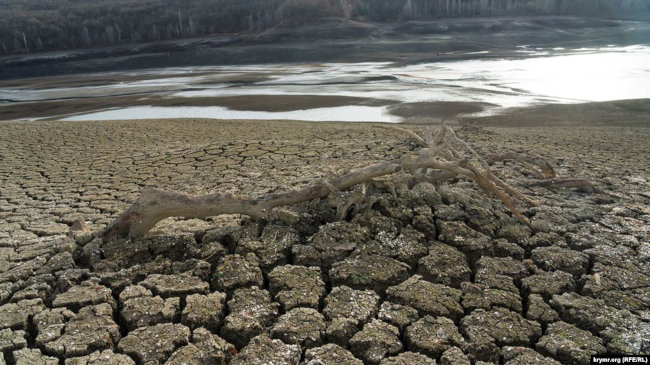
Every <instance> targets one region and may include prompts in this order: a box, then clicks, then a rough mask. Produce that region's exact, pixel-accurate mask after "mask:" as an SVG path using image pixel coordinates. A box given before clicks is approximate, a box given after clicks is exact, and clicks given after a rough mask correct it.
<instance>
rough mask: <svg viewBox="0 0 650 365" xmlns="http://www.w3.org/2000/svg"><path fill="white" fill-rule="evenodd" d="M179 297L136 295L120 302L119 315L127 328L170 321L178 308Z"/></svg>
mask: <svg viewBox="0 0 650 365" xmlns="http://www.w3.org/2000/svg"><path fill="white" fill-rule="evenodd" d="M180 306H181V304H180V298H178V297H175V298H167V299H162V298H161V297H159V296H155V297H150V296H143V297H136V298H131V299H128V300H126V301H124V302H123V303H122V310H121V311H120V317H121V318H122V320H123V321H124V323H125V324H126V326H127V327H128V328H129V330H134V329H136V328H138V327H143V326H152V325H155V324H157V323H161V322H169V321H171V320H172V319H173V318H174V317H175V316H176V315H177V313H178V311H179V310H180Z"/></svg>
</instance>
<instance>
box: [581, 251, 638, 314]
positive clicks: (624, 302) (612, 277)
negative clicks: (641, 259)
mask: <svg viewBox="0 0 650 365" xmlns="http://www.w3.org/2000/svg"><path fill="white" fill-rule="evenodd" d="M592 272H594V274H593V275H585V276H583V277H582V279H583V280H584V281H585V283H584V286H583V290H582V294H584V295H588V296H591V297H594V298H598V299H602V300H603V301H604V302H605V303H606V304H607V305H610V306H612V307H614V308H617V309H627V310H629V311H630V312H638V311H643V310H646V309H647V308H648V307H650V276H647V275H645V274H644V273H642V272H640V271H639V270H638V269H637V268H634V267H629V268H620V267H617V266H609V265H605V264H602V263H600V262H597V263H595V264H594V267H593V269H592ZM596 275H597V276H598V278H597V279H596Z"/></svg>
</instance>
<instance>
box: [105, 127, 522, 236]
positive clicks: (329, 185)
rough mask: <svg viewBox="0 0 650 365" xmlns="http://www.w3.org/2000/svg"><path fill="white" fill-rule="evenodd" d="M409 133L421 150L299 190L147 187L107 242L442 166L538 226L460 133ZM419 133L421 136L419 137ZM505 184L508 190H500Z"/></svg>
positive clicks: (350, 204) (354, 202)
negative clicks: (253, 193)
mask: <svg viewBox="0 0 650 365" xmlns="http://www.w3.org/2000/svg"><path fill="white" fill-rule="evenodd" d="M393 129H397V130H400V131H406V132H408V134H409V135H410V136H412V137H414V138H415V139H416V141H417V142H418V143H420V144H424V143H426V148H422V149H421V150H420V151H419V153H418V154H408V155H405V156H403V157H401V158H398V159H396V160H392V161H386V162H382V163H378V164H374V165H370V166H367V167H364V168H361V169H357V170H354V171H351V172H349V173H347V174H343V175H340V176H338V177H334V178H331V179H327V180H321V181H316V182H315V183H314V184H312V185H309V186H307V187H305V188H302V189H299V190H292V191H287V192H283V193H270V194H266V195H263V196H260V197H245V196H233V195H230V194H219V193H217V194H209V195H203V196H193V195H187V194H183V193H177V192H168V191H164V190H159V189H150V190H145V191H144V192H143V193H142V195H141V196H140V197H139V198H138V199H137V200H136V201H135V203H134V204H133V205H132V206H131V207H130V208H129V209H128V210H127V211H126V212H124V213H123V214H122V215H120V216H119V217H118V218H117V219H116V220H115V221H114V222H113V223H112V224H111V225H110V226H109V227H108V228H107V229H106V230H105V232H104V234H103V240H104V241H107V240H110V239H111V238H113V237H116V236H142V235H144V234H146V233H147V232H148V231H149V230H150V229H151V228H152V227H153V226H154V225H155V224H156V223H158V222H159V221H161V220H162V219H165V218H168V217H186V218H206V217H210V216H217V215H221V214H243V215H247V216H250V217H252V218H256V219H268V217H269V214H270V213H271V210H272V209H273V208H275V207H281V206H291V205H295V204H297V203H301V202H305V201H310V200H313V199H318V198H325V197H327V196H329V195H330V194H331V193H339V192H341V191H343V190H346V189H348V188H350V187H353V186H355V185H358V184H362V183H366V182H371V181H372V180H373V179H375V178H378V177H381V176H385V175H390V174H393V173H396V172H399V171H402V170H404V171H409V172H416V171H418V170H422V171H425V175H427V174H426V172H427V171H430V170H436V171H442V173H436V172H435V171H434V172H433V173H431V174H430V175H428V176H430V178H431V179H435V180H444V179H449V178H453V177H457V176H465V177H467V178H470V179H472V180H474V182H476V184H477V185H478V186H479V187H481V188H482V189H483V190H484V191H486V192H488V193H490V194H494V195H496V196H497V197H498V198H499V199H500V200H501V201H502V202H503V203H504V204H505V206H506V207H508V209H510V210H511V211H512V212H513V214H514V215H515V217H517V219H519V220H520V221H521V222H522V223H524V224H526V225H527V226H528V227H530V228H531V229H532V225H531V224H530V222H529V221H528V219H526V217H524V216H523V215H522V214H521V213H520V212H519V211H518V210H517V208H516V206H515V205H514V204H513V202H512V201H511V200H510V198H509V197H508V195H506V193H507V194H510V195H513V196H515V197H517V198H520V199H522V200H525V201H526V202H527V203H529V204H530V203H534V202H533V201H532V200H530V199H527V198H526V199H524V198H523V195H522V194H520V193H518V192H517V191H516V190H515V189H514V188H511V187H510V186H508V185H507V184H506V183H504V182H503V181H501V180H499V179H498V178H496V177H495V176H494V175H493V174H492V172H490V170H489V167H488V164H487V162H485V161H484V160H483V159H482V158H481V157H480V156H479V155H478V154H477V153H476V152H475V151H474V150H473V149H472V148H471V147H469V146H468V145H467V144H466V143H465V142H464V141H462V140H460V139H459V138H458V137H457V136H456V134H455V133H454V131H453V130H452V129H451V128H449V127H447V126H445V125H444V124H443V125H442V126H441V127H440V128H439V129H438V131H437V132H436V133H435V134H433V135H431V136H430V137H429V138H427V139H425V138H422V137H419V136H418V135H417V134H415V133H414V132H412V131H408V130H406V129H402V128H397V127H393ZM416 137H417V138H416ZM499 187H501V188H502V189H503V190H504V191H505V192H506V193H504V192H503V191H501V190H500V189H499ZM363 198H364V196H358V197H354V199H351V200H348V201H345V202H343V203H342V204H340V205H339V206H338V214H337V215H338V216H339V218H341V217H343V216H345V214H346V213H347V212H348V211H349V209H358V208H359V206H360V205H361V204H363Z"/></svg>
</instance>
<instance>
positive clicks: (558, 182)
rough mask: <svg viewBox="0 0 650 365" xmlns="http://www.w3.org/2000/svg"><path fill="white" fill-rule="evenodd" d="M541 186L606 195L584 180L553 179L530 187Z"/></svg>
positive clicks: (535, 182) (531, 184)
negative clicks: (574, 189)
mask: <svg viewBox="0 0 650 365" xmlns="http://www.w3.org/2000/svg"><path fill="white" fill-rule="evenodd" d="M534 186H541V187H545V188H550V187H558V188H576V189H578V190H579V191H582V192H585V193H604V191H602V190H600V189H598V188H597V187H595V186H594V185H593V184H592V183H591V182H589V181H587V180H584V179H572V178H560V177H557V178H553V179H545V180H540V181H534V182H531V183H529V184H528V187H534Z"/></svg>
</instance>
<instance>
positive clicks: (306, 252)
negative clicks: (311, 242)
mask: <svg viewBox="0 0 650 365" xmlns="http://www.w3.org/2000/svg"><path fill="white" fill-rule="evenodd" d="M291 254H292V256H293V263H294V264H296V265H301V266H319V267H320V266H322V262H321V257H320V251H318V250H317V249H316V248H315V247H312V246H308V245H294V246H292V247H291Z"/></svg>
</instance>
